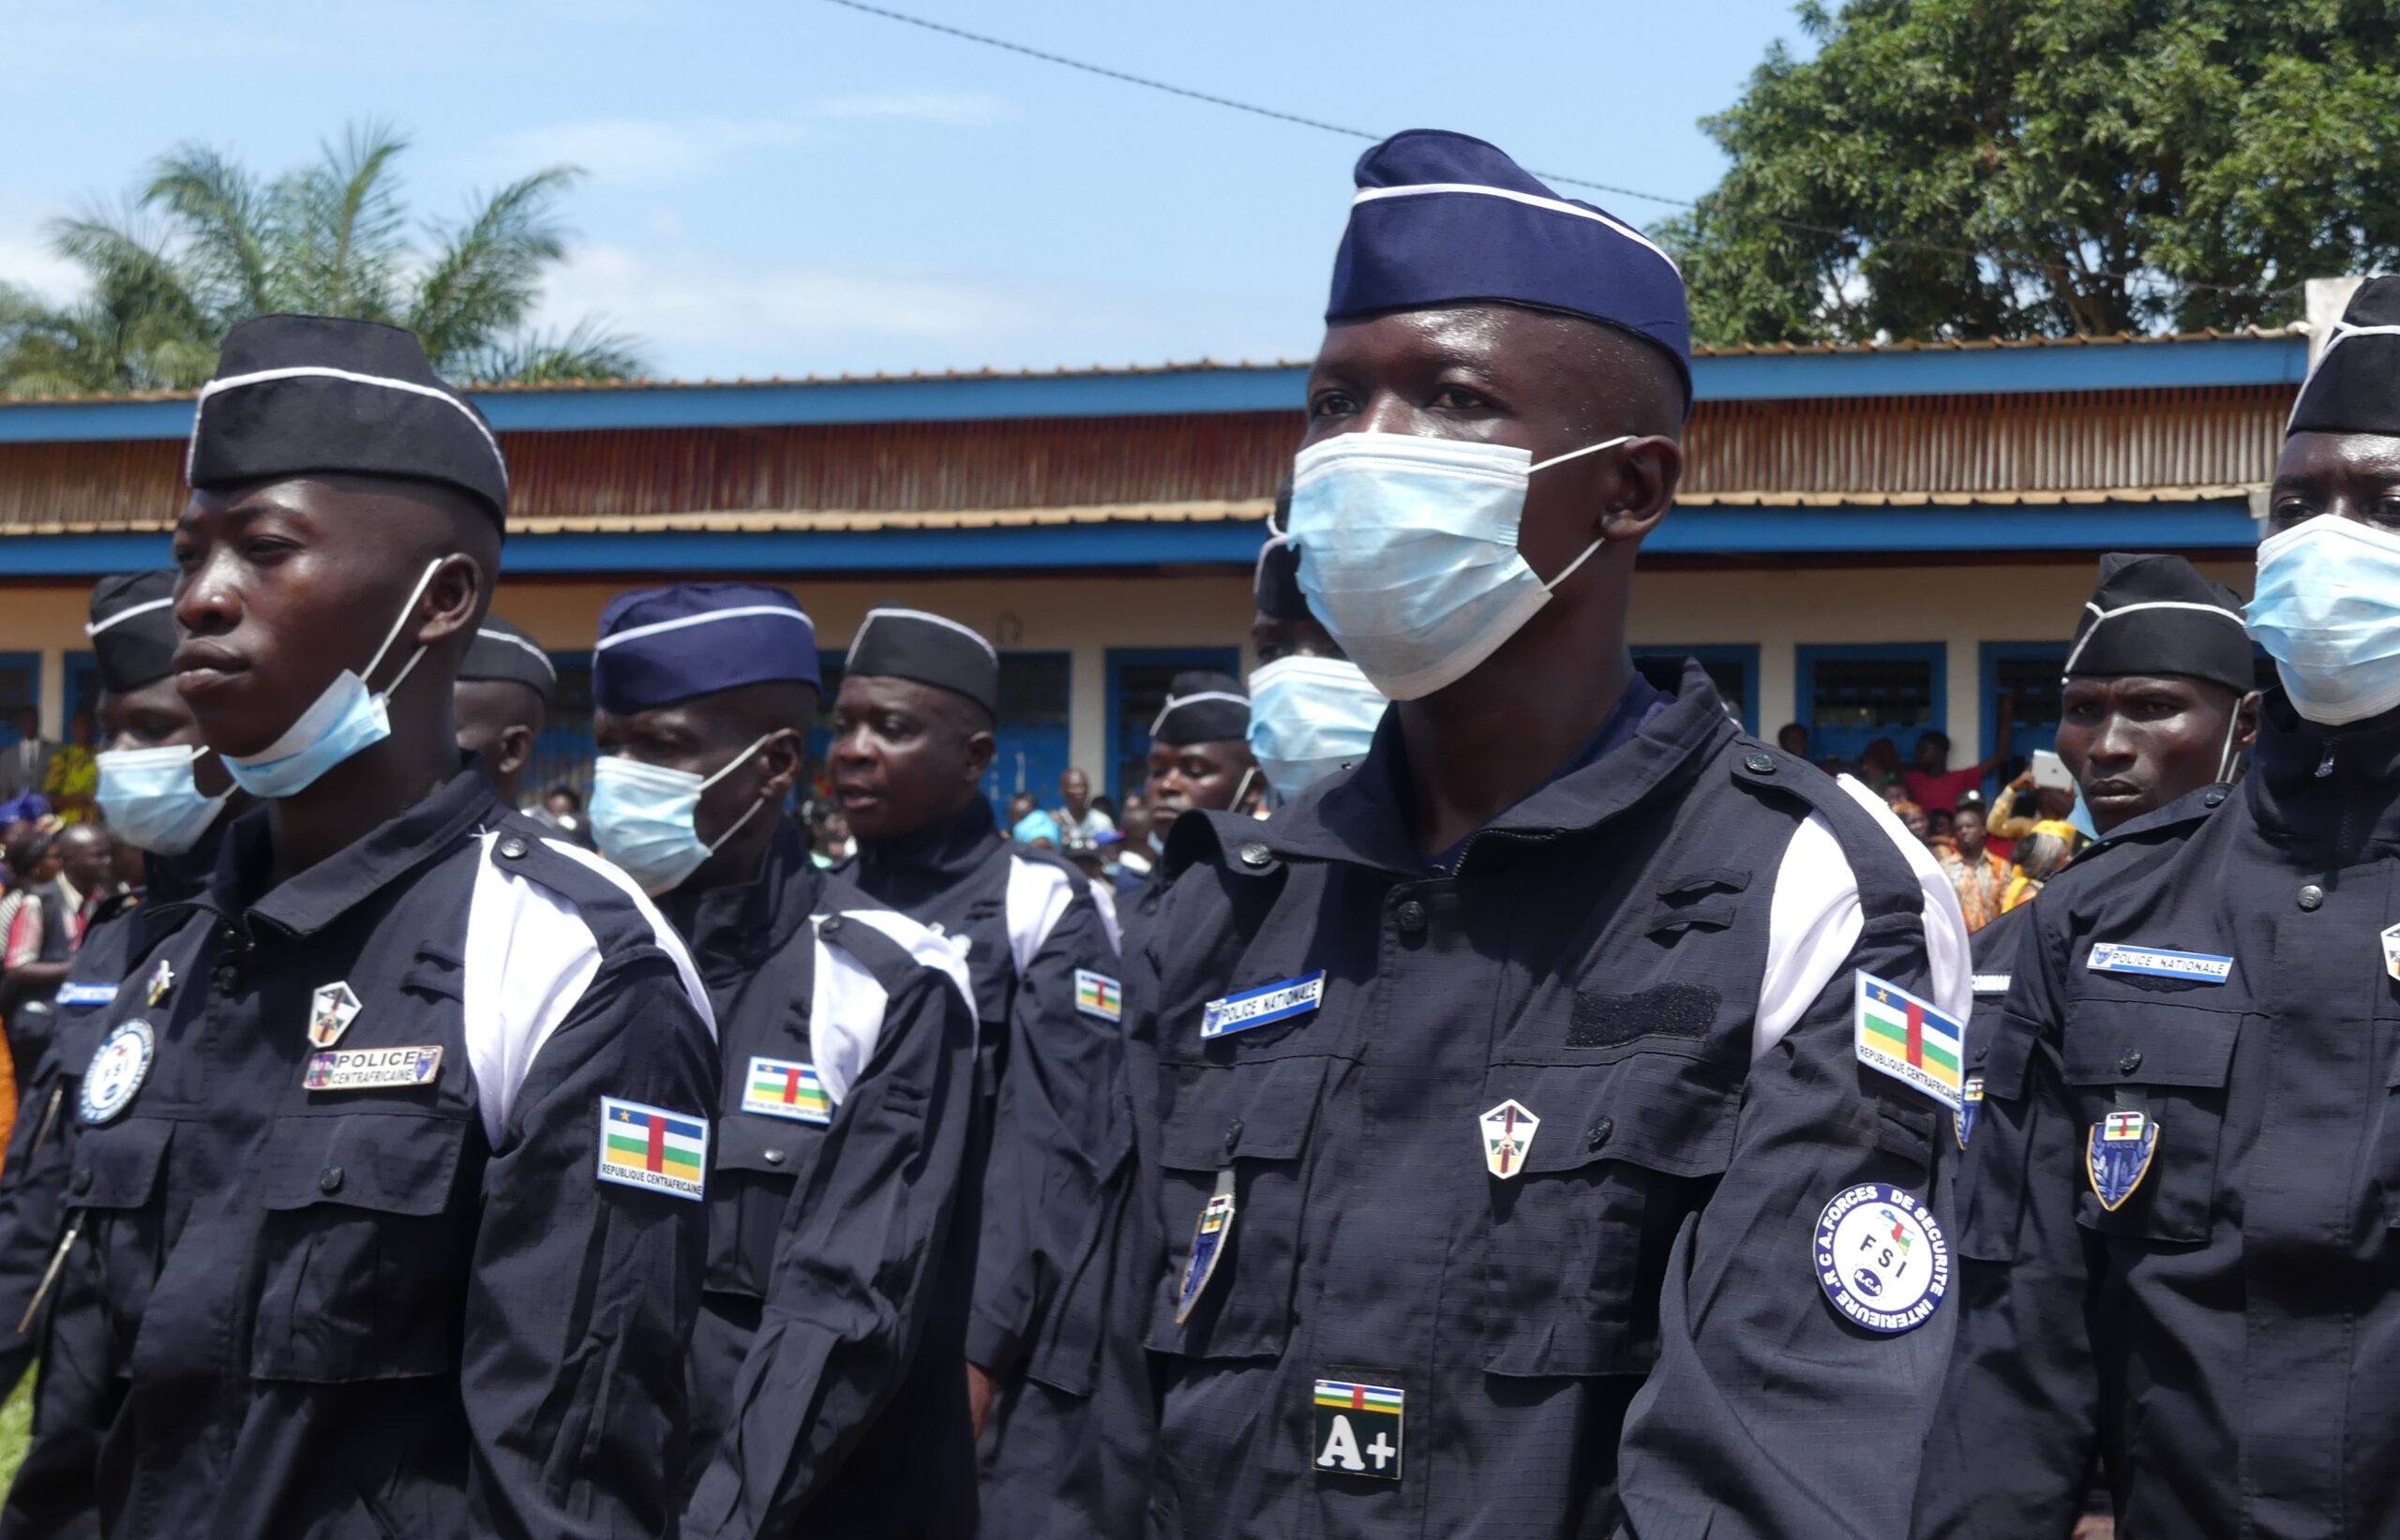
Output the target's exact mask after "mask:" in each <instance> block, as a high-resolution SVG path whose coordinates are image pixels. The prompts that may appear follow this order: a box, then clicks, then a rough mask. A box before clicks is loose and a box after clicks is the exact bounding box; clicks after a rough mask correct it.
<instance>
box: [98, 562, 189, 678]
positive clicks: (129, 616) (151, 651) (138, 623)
mask: <svg viewBox="0 0 2400 1540" xmlns="http://www.w3.org/2000/svg"><path fill="white" fill-rule="evenodd" d="M83 635H86V636H89V637H90V638H91V639H92V658H93V661H94V662H95V663H97V664H98V665H99V669H100V688H101V689H103V690H106V691H107V692H109V693H110V694H111V695H123V694H125V693H126V692H127V691H128V690H139V689H141V688H142V687H143V685H145V684H156V683H157V682H158V680H162V679H165V678H166V677H167V676H168V675H169V674H172V673H173V672H174V669H175V646H176V643H177V642H178V641H179V640H180V638H179V637H178V636H177V635H176V633H175V574H174V572H173V570H172V569H169V570H164V571H159V572H127V573H119V574H117V575H116V576H113V577H103V578H101V579H100V580H99V581H98V582H97V583H95V584H93V585H92V619H91V621H90V623H89V624H87V625H85V626H84V627H83Z"/></svg>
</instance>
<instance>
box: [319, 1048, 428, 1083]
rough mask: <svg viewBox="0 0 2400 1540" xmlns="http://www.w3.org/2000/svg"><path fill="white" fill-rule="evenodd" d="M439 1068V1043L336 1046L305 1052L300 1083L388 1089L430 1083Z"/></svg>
mask: <svg viewBox="0 0 2400 1540" xmlns="http://www.w3.org/2000/svg"><path fill="white" fill-rule="evenodd" d="M441 1072H442V1045H441V1044H440V1043H438V1042H435V1043H427V1044H425V1045H424V1046H422V1047H418V1048H335V1049H329V1050H327V1051H326V1052H324V1053H323V1054H309V1055H308V1069H306V1070H305V1071H303V1072H302V1074H301V1076H300V1084H301V1085H302V1087H303V1088H304V1089H307V1090H310V1091H390V1090H401V1089H406V1088H408V1087H410V1086H415V1085H430V1084H433V1082H434V1080H435V1078H436V1077H437V1076H439V1075H440V1074H441Z"/></svg>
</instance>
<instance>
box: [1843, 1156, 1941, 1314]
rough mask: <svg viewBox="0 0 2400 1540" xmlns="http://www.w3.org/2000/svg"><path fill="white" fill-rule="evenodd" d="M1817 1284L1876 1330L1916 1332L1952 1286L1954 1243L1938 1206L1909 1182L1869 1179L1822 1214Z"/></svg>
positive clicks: (1939, 1306) (1844, 1193)
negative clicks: (1904, 1184) (1931, 1204)
mask: <svg viewBox="0 0 2400 1540" xmlns="http://www.w3.org/2000/svg"><path fill="white" fill-rule="evenodd" d="M1813 1260H1814V1262H1815V1263H1816V1268H1817V1285H1818V1287H1820V1288H1822V1289H1823V1290H1824V1292H1825V1298H1827V1299H1828V1300H1830V1301H1832V1302H1833V1307H1834V1308H1835V1309H1837V1310H1839V1311H1840V1312H1841V1313H1842V1314H1843V1315H1845V1316H1847V1317H1848V1318H1850V1319H1851V1320H1852V1321H1853V1322H1856V1323H1858V1324H1859V1325H1862V1326H1864V1327H1866V1328H1867V1329H1868V1331H1871V1332H1881V1333H1883V1335H1885V1336H1887V1337H1889V1336H1896V1335H1898V1333H1901V1332H1907V1331H1914V1330H1916V1328H1917V1327H1919V1326H1922V1325H1924V1324H1925V1323H1926V1322H1928V1321H1929V1320H1931V1319H1932V1317H1933V1312H1934V1311H1935V1310H1937V1309H1939V1308H1942V1301H1943V1296H1945V1295H1946V1294H1948V1293H1949V1292H1950V1246H1949V1243H1948V1242H1947V1241H1946V1240H1944V1239H1943V1235H1942V1226H1941V1225H1940V1224H1939V1223H1937V1222H1936V1221H1935V1219H1934V1218H1933V1211H1932V1210H1931V1209H1929V1208H1928V1207H1927V1206H1926V1205H1925V1204H1923V1203H1921V1202H1919V1201H1918V1200H1917V1199H1916V1198H1915V1197H1914V1196H1913V1195H1912V1194H1911V1193H1910V1192H1909V1191H1908V1190H1907V1189H1903V1188H1897V1187H1893V1186H1891V1185H1890V1184H1888V1183H1884V1182H1861V1183H1859V1184H1858V1185H1857V1186H1856V1187H1853V1188H1846V1189H1843V1190H1842V1191H1840V1192H1838V1193H1836V1194H1835V1195H1834V1200H1833V1202H1831V1203H1829V1204H1826V1205H1825V1211H1824V1212H1823V1214H1821V1215H1819V1216H1818V1217H1817V1235H1816V1246H1815V1250H1814V1253H1813Z"/></svg>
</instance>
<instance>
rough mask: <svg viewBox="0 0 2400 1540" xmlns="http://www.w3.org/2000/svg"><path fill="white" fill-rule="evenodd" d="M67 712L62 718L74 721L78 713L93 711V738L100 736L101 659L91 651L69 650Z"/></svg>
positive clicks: (95, 740)
mask: <svg viewBox="0 0 2400 1540" xmlns="http://www.w3.org/2000/svg"><path fill="white" fill-rule="evenodd" d="M65 661H66V670H65V672H66V676H67V714H66V716H65V717H63V718H62V719H61V720H62V721H66V722H70V723H71V722H73V721H74V720H75V718H76V717H77V715H78V714H80V713H82V712H84V711H89V712H91V713H92V721H93V724H94V725H93V728H92V734H93V740H94V742H95V744H96V745H97V743H98V737H99V726H98V722H99V715H100V660H99V657H98V654H96V653H93V652H90V651H82V652H69V653H67V657H66V660H65Z"/></svg>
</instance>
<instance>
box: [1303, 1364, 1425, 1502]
mask: <svg viewBox="0 0 2400 1540" xmlns="http://www.w3.org/2000/svg"><path fill="white" fill-rule="evenodd" d="M1403 1399H1405V1398H1404V1396H1403V1393H1402V1392H1400V1391H1398V1390H1395V1389H1393V1388H1392V1387H1391V1386H1389V1385H1362V1384H1354V1383H1351V1382H1350V1381H1348V1380H1319V1381H1318V1382H1317V1383H1316V1468H1317V1469H1318V1470H1319V1471H1321V1472H1323V1473H1326V1474H1327V1475H1336V1476H1380V1477H1382V1478H1383V1479H1384V1480H1386V1481H1398V1480H1399V1479H1400V1413H1401V1402H1402V1401H1403Z"/></svg>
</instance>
